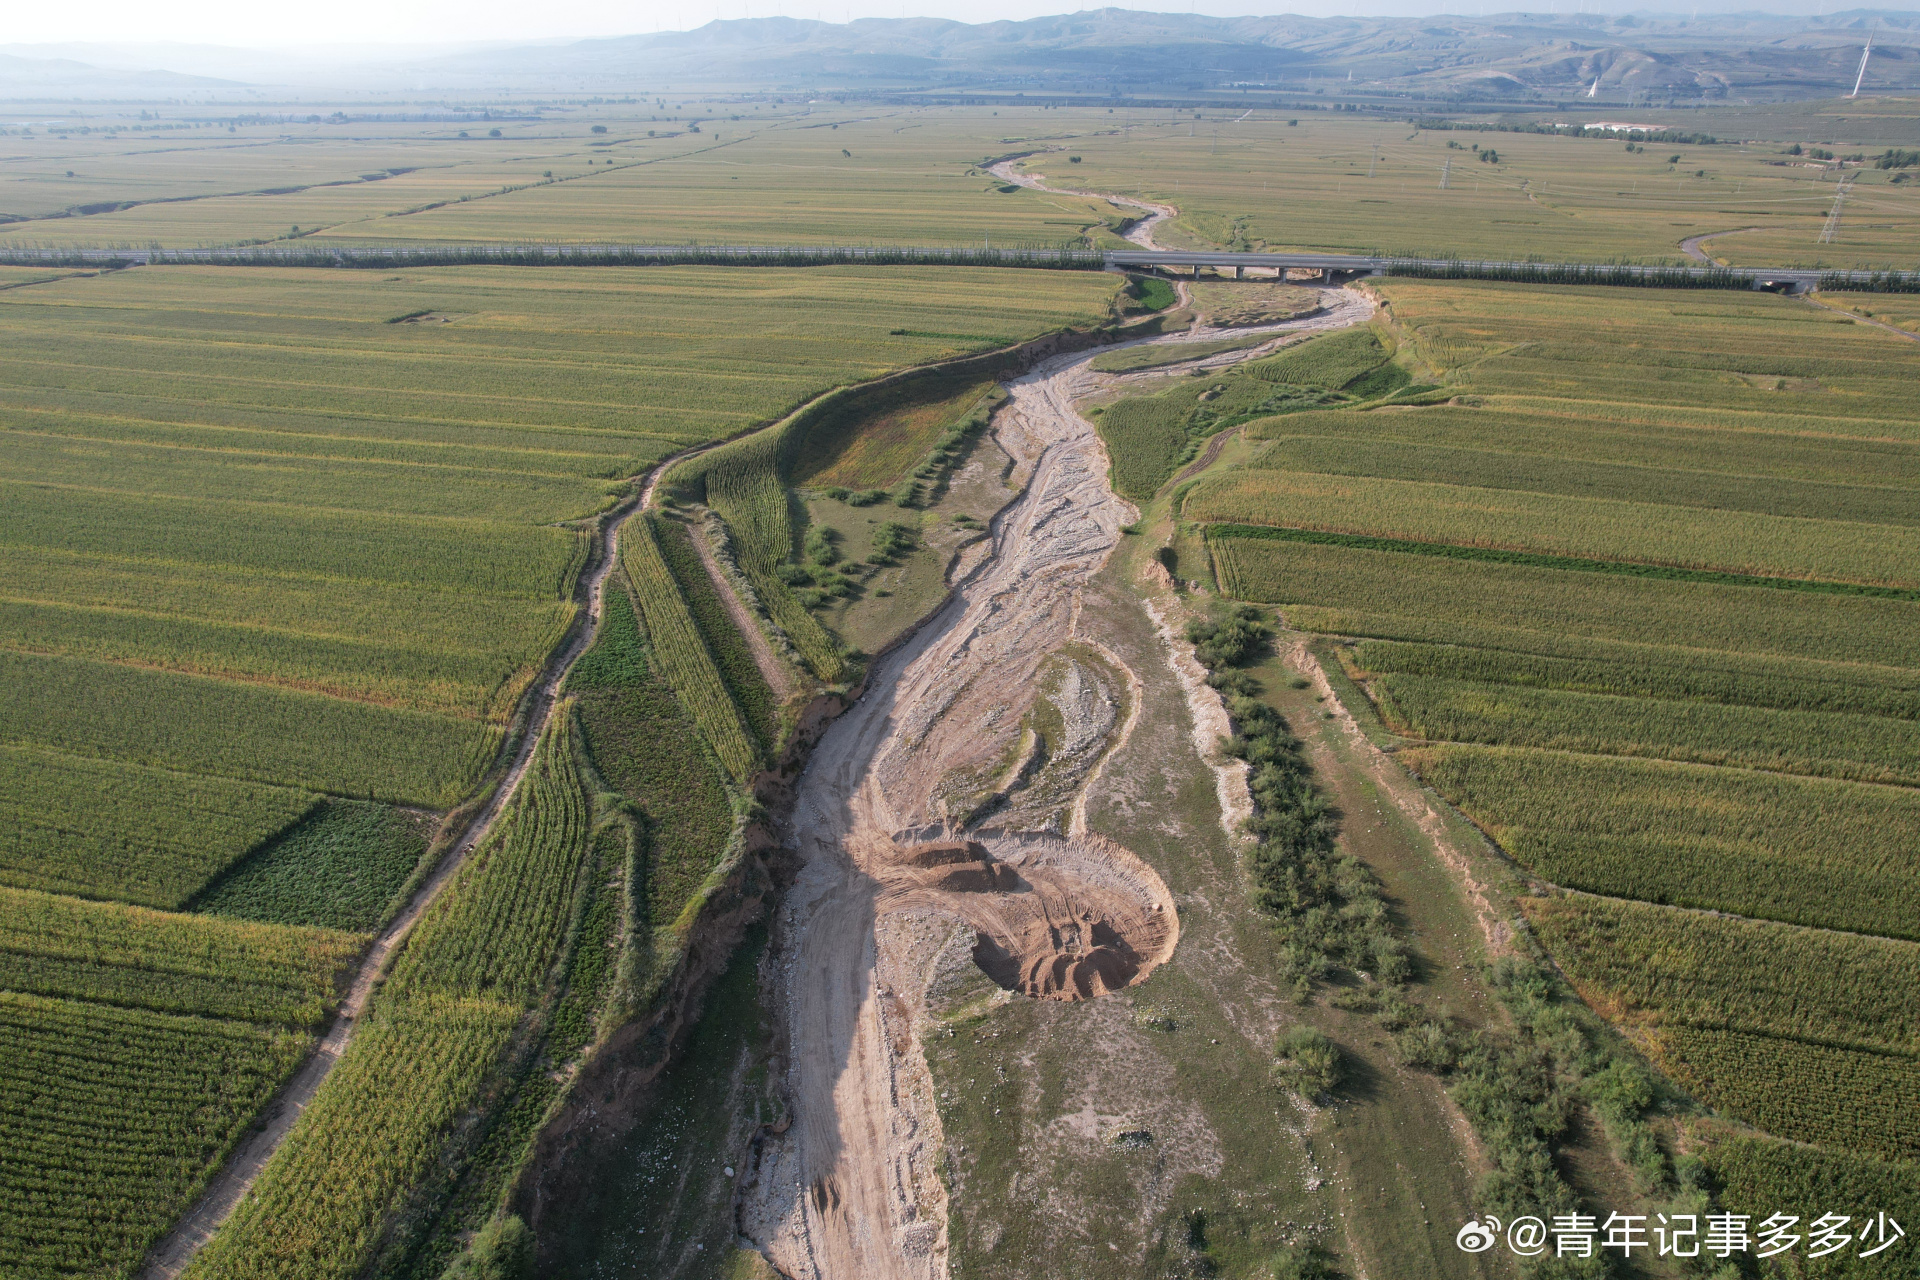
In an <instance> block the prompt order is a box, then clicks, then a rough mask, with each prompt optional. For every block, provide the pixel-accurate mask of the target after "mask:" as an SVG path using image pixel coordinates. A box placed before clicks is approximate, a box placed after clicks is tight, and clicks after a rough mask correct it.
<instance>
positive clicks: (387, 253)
mask: <svg viewBox="0 0 1920 1280" xmlns="http://www.w3.org/2000/svg"><path fill="white" fill-rule="evenodd" d="M860 262H871V263H876V264H882V265H888V264H899V265H920V264H925V265H951V266H1007V267H1015V266H1030V267H1052V268H1065V269H1069V270H1079V271H1101V270H1106V271H1154V272H1164V273H1167V274H1173V275H1198V274H1199V273H1200V272H1201V271H1208V270H1211V271H1213V272H1216V273H1219V274H1226V275H1231V276H1233V277H1236V278H1238V277H1242V276H1244V274H1245V273H1246V272H1248V271H1256V272H1260V273H1265V272H1268V271H1277V272H1280V273H1285V272H1289V271H1291V272H1310V273H1313V274H1314V275H1317V276H1318V277H1319V278H1321V279H1325V280H1329V281H1334V280H1343V279H1353V278H1355V277H1358V276H1379V275H1423V276H1457V277H1460V278H1465V279H1508V280H1520V281H1527V282H1535V283H1543V284H1552V283H1591V284H1652V285H1662V284H1683V283H1690V282H1698V283H1700V284H1707V285H1709V286H1710V287H1711V286H1713V285H1722V286H1724V287H1727V288H1753V289H1772V290H1775V291H1778V292H1783V293H1803V292H1805V291H1807V290H1809V289H1812V288H1815V287H1816V286H1818V285H1819V284H1820V282H1821V281H1823V280H1825V281H1829V282H1832V283H1840V284H1845V283H1850V282H1851V283H1859V284H1865V283H1867V282H1868V281H1869V280H1871V279H1873V278H1874V273H1871V272H1866V271H1843V272H1835V271H1821V270H1815V269H1809V268H1803V267H1777V268H1776V267H1736V268H1731V269H1729V268H1726V267H1713V266H1701V265H1688V266H1664V267H1661V266H1638V265H1631V264H1621V263H1578V262H1569V263H1543V262H1501V261H1469V260H1463V259H1457V258H1408V257H1373V256H1368V255H1364V254H1343V253H1236V252H1232V251H1228V250H1218V249H1195V250H1182V249H1158V250H1155V249H1113V250H1104V251H1102V250H1093V249H1058V248H1039V247H1013V248H990V247H981V248H956V247H953V246H883V245H686V244H677V245H675V244H651V245H649V244H567V245H556V244H499V243H494V244H480V243H476V244H425V245H346V244H331V243H327V242H324V241H318V240H292V241H279V242H276V243H273V244H268V245H258V246H236V247H232V248H214V249H159V248H145V249H136V248H131V247H128V248H112V249H6V250H0V263H5V264H10V265H20V266H27V265H43V266H81V267H84V266H98V267H115V266H136V265H146V264H166V263H180V264H194V263H207V264H215V265H224V266H278V267H299V266H311V267H369V268H379V267H408V266H412V267H423V266H454V265H466V264H472V265H484V264H489V263H502V264H507V263H516V264H528V265H541V264H551V265H555V266H560V265H573V266H640V265H658V264H672V263H687V264H712V265H740V266H812V265H825V264H828V263H860Z"/></svg>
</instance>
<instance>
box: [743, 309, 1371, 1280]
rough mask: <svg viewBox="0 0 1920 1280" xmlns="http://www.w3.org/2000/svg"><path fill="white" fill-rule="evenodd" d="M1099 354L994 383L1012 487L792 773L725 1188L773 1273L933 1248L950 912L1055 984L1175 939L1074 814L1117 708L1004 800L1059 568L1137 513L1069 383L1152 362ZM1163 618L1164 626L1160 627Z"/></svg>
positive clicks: (1096, 566) (1123, 723)
mask: <svg viewBox="0 0 1920 1280" xmlns="http://www.w3.org/2000/svg"><path fill="white" fill-rule="evenodd" d="M1373 306H1374V304H1373V302H1372V299H1371V298H1369V297H1368V296H1366V295H1365V294H1363V293H1361V292H1359V291H1357V290H1329V291H1328V293H1327V305H1325V306H1324V307H1323V308H1322V309H1321V310H1320V311H1319V312H1317V313H1315V314H1313V315H1311V316H1309V317H1306V318H1304V319H1300V320H1295V321H1291V322H1288V323H1284V324H1277V325H1270V326H1264V327H1263V328H1264V329H1265V330H1266V331H1267V332H1270V333H1271V334H1272V335H1273V343H1269V344H1261V345H1259V346H1256V347H1251V348H1247V349H1244V350H1241V351H1237V352H1231V353H1226V354H1223V355H1216V356H1211V357H1205V358H1204V359H1201V360H1195V361H1193V362H1191V363H1190V364H1186V365H1179V366H1175V368H1174V372H1177V373H1184V372H1186V371H1187V369H1188V368H1193V367H1205V368H1218V367H1222V366H1224V365H1226V364H1230V363H1233V362H1234V361H1238V360H1245V359H1249V358H1253V357H1257V356H1259V355H1262V354H1266V353H1267V352H1268V351H1270V350H1271V349H1272V346H1273V345H1274V344H1277V343H1279V342H1282V341H1285V340H1286V339H1287V338H1289V337H1290V336H1292V335H1296V334H1301V333H1307V332H1315V331H1322V330H1326V329H1332V328H1338V327H1342V326H1345V325H1349V324H1354V323H1359V322H1361V321H1364V320H1365V319H1366V318H1367V317H1369V316H1370V315H1371V314H1372V312H1373ZM1235 332H1237V333H1250V332H1257V331H1254V330H1245V329H1242V330H1236V331H1235ZM1213 336H1217V335H1215V334H1213V333H1209V332H1206V331H1197V332H1195V333H1190V334H1183V335H1176V336H1167V337H1159V338H1150V339H1145V340H1142V341H1143V342H1151V343H1155V344H1174V343H1180V342H1195V341H1199V340H1201V339H1202V338H1203V337H1213ZM1127 345H1140V344H1139V343H1133V344H1127ZM1112 350H1114V348H1112V347H1108V348H1105V351H1107V352H1111V351H1112ZM1098 354H1101V353H1100V352H1081V353H1074V354H1070V355H1064V356H1057V357H1054V358H1052V359H1050V360H1047V361H1044V362H1042V363H1041V364H1039V365H1037V366H1036V367H1035V368H1034V369H1033V370H1032V371H1031V372H1029V373H1028V374H1026V375H1025V376H1023V377H1020V378H1017V379H1015V380H1013V381H1011V382H1009V383H1008V384H1007V390H1008V391H1009V393H1010V399H1009V400H1008V402H1007V403H1006V404H1005V405H1004V406H1002V408H1001V409H1000V410H999V411H998V413H996V415H995V419H994V436H995V439H996V441H997V442H998V443H999V445H1000V447H1001V448H1002V449H1003V450H1004V451H1005V452H1006V453H1007V454H1008V455H1009V456H1010V457H1011V458H1012V459H1013V461H1014V473H1013V481H1014V482H1015V483H1016V484H1020V485H1022V491H1021V493H1020V496H1019V497H1017V498H1016V499H1015V500H1014V501H1013V502H1012V503H1011V504H1010V505H1009V506H1008V507H1007V508H1006V509H1005V510H1004V511H1002V512H1001V514H1000V515H999V516H998V517H996V519H995V520H994V522H993V524H992V527H991V529H990V539H989V542H988V544H987V547H988V550H987V552H986V554H985V555H984V557H982V558H980V559H978V560H975V561H973V562H972V563H971V567H970V568H969V569H967V570H966V571H965V573H964V576H963V577H962V579H961V580H960V581H959V583H958V584H957V585H956V588H955V590H954V592H953V594H952V596H951V597H950V598H949V600H948V603H947V604H946V605H945V606H944V607H943V608H942V609H941V610H940V611H939V612H938V613H937V614H936V615H935V616H934V617H933V618H931V619H930V620H929V621H928V623H927V624H926V625H925V626H923V627H922V628H921V629H920V630H919V631H918V632H917V633H916V634H915V635H914V637H913V638H912V639H911V640H910V641H909V642H908V643H906V644H905V645H903V646H902V647H901V648H899V649H897V650H895V651H894V652H893V653H891V654H890V655H888V656H887V657H886V658H884V659H883V660H881V661H880V662H879V663H878V664H877V669H876V670H875V671H874V672H873V673H872V678H871V679H870V681H869V683H868V688H869V692H868V693H867V694H866V695H865V696H864V697H863V698H862V699H861V700H860V701H859V702H858V703H856V704H855V705H854V706H853V707H852V708H851V709H849V710H848V711H847V712H846V713H845V714H844V715H843V716H842V717H841V718H840V719H839V720H838V721H836V722H835V723H834V724H833V725H832V726H831V727H830V728H829V729H828V730H827V732H826V734H825V735H824V736H823V738H822V739H821V741H820V744H819V745H818V746H817V747H816V748H815V750H814V753H813V756H812V759H811V761H810V763H809V765H808V767H807V769H806V772H805V773H804V774H803V776H802V778H801V781H800V784H799V789H798V795H797V803H796V807H795V812H794V817H793V822H792V827H791V830H790V834H789V844H790V846H791V848H792V849H793V850H794V851H795V852H796V853H797V855H798V857H799V860H800V864H801V869H800V871H799V873H798V878H797V880H796V882H795V884H794V885H793V887H792V889H791V890H790V891H789V892H788V894H787V896H786V899H785V901H784V903H783V904H782V907H781V909H780V913H779V917H778V919H777V921H776V929H775V941H776V951H775V957H774V962H775V974H776V979H775V982H776V988H775V992H774V1000H775V1005H776V1012H777V1016H778V1018H779V1020H780V1022H781V1026H782V1033H783V1036H782V1038H783V1040H784V1041H785V1045H786V1062H785V1080H784V1085H785V1092H786V1096H787V1097H788V1099H789V1101H790V1103H791V1106H792V1112H793V1115H792V1123H791V1125H790V1126H789V1127H787V1128H786V1129H785V1131H784V1132H782V1133H779V1134H777V1135H769V1136H767V1137H766V1138H765V1139H763V1141H762V1142H761V1143H760V1144H759V1145H758V1146H757V1148H756V1154H755V1157H754V1162H753V1164H752V1166H751V1167H750V1168H749V1169H747V1170H745V1171H743V1186H742V1190H741V1212H740V1221H741V1225H742V1227H743V1229H744V1230H745V1231H746V1233H747V1234H748V1236H749V1238H751V1239H752V1240H753V1241H754V1242H755V1244H756V1245H757V1246H758V1247H759V1248H760V1249H761V1250H762V1251H763V1252H764V1253H765V1254H766V1256H767V1257H768V1258H769V1259H770V1260H771V1261H772V1262H773V1263H774V1265H775V1266H777V1267H778V1268H779V1269H780V1270H781V1271H782V1272H783V1273H784V1274H786V1275H788V1276H790V1277H793V1278H794V1280H841V1278H842V1277H852V1276H859V1277H862V1280H934V1278H936V1277H944V1276H945V1275H946V1274H947V1254H948V1241H947V1204H946V1192H945V1188H944V1185H943V1183H942V1181H941V1179H940V1177H939V1174H938V1168H937V1161H938V1160H939V1158H940V1153H941V1150H942V1136H941V1132H940V1121H939V1115H938V1112H937V1110H936V1107H935V1104H934V1097H933V1087H932V1081H931V1077H930V1076H929V1073H928V1070H927V1066H926V1060H925V1056H924V1054H923V1053H922V1050H921V1046H920V1043H919V1040H918V1022H919V1016H918V1015H919V1013H920V1010H921V1008H922V1005H923V1002H924V1000H925V998H926V994H927V988H928V983H929V980H930V978H931V976H932V971H933V967H934V962H935V960H936V957H937V955H938V954H939V953H940V952H941V951H942V950H943V949H946V950H949V951H950V949H951V947H952V946H953V939H954V934H955V931H956V930H958V931H960V932H961V934H962V936H963V937H964V935H965V932H966V931H971V933H972V936H973V937H975V938H976V939H978V940H979V941H978V943H977V945H976V946H975V947H974V955H975V958H976V959H977V960H978V961H979V962H980V965H981V968H983V969H985V970H987V971H988V972H989V974H990V976H993V977H994V978H995V979H996V981H999V982H1000V983H1001V985H1002V986H1003V987H1008V988H1009V989H1012V990H1015V991H1019V992H1022V993H1023V994H1026V995H1028V996H1033V997H1038V998H1052V999H1088V998H1097V997H1098V996H1100V995H1102V994H1105V993H1106V992H1108V991H1111V990H1117V989H1120V988H1124V987H1125V986H1128V985H1130V984H1131V983H1133V982H1137V981H1139V980H1140V979H1141V978H1143V977H1144V976H1146V974H1147V973H1149V972H1150V971H1151V970H1152V968H1153V967H1154V966H1156V965H1158V964H1160V963H1161V962H1163V961H1164V960H1165V959H1166V958H1167V957H1168V956H1169V955H1171V953H1172V951H1173V948H1174V946H1175V944H1176V943H1177V941H1178V936H1179V924H1178V919H1177V915H1176V912H1175V910H1174V906H1173V903H1172V900H1171V896H1170V894H1169V893H1168V891H1167V888H1166V886H1165V884H1164V883H1163V882H1162V881H1161V879H1160V877H1159V876H1158V875H1157V874H1156V873H1155V872H1154V871H1153V869H1152V868H1151V867H1149V866H1147V865H1146V864H1145V863H1144V862H1142V861H1141V860H1140V859H1138V858H1137V857H1135V856H1134V855H1133V854H1131V853H1130V852H1129V851H1127V850H1126V849H1125V848H1123V847H1122V846H1120V845H1119V844H1117V843H1115V842H1114V841H1112V840H1109V839H1106V838H1104V837H1101V836H1098V835H1096V834H1093V833H1090V832H1088V831H1087V830H1086V829H1085V827H1084V819H1083V818H1082V816H1081V815H1082V814H1083V813H1084V804H1083V803H1082V801H1083V799H1084V794H1085V789H1086V787H1087V786H1088V785H1090V784H1091V783H1092V781H1093V780H1094V779H1095V778H1096V777H1097V775H1098V772H1099V767H1100V763H1101V762H1102V761H1104V759H1105V756H1106V755H1109V754H1111V751H1112V749H1113V748H1114V747H1116V746H1118V745H1119V743H1120V742H1121V741H1123V740H1124V735H1125V733H1126V732H1127V730H1128V726H1129V725H1130V723H1131V718H1130V717H1123V716H1121V715H1119V714H1117V712H1116V713H1115V714H1112V715H1109V716H1107V717H1106V718H1105V719H1104V720H1103V719H1100V717H1099V716H1098V715H1096V716H1095V717H1094V723H1095V727H1096V728H1097V729H1098V730H1099V731H1100V732H1103V733H1105V734H1106V738H1107V740H1106V743H1105V745H1104V749H1101V750H1093V751H1081V752H1079V753H1078V754H1077V755H1073V754H1072V753H1069V754H1068V756H1067V757H1064V759H1066V760H1067V764H1065V765H1063V766H1062V767H1071V768H1078V770H1079V772H1078V773H1077V774H1073V775H1071V776H1068V777H1066V778H1065V779H1063V780H1060V781H1063V782H1064V784H1065V791H1064V792H1062V791H1061V790H1060V789H1059V788H1056V789H1055V790H1054V791H1053V792H1052V793H1051V795H1052V797H1053V798H1054V799H1055V800H1058V799H1059V797H1060V796H1061V795H1062V794H1067V795H1071V796H1072V799H1070V800H1069V801H1067V802H1066V803H1064V804H1055V805H1053V806H1052V807H1051V809H1050V812H1049V813H1046V814H1042V813H1039V812H1038V811H1033V812H1028V811H1025V810H1023V809H1022V805H1021V795H1022V794H1023V791H1022V788H1023V787H1025V788H1031V789H1039V788H1038V784H1037V783H1036V782H1033V781H1032V780H1023V778H1024V775H1023V774H1022V771H1021V767H1020V766H1019V763H1018V762H1019V761H1020V760H1022V759H1023V758H1025V753H1027V752H1028V751H1029V746H1028V743H1029V741H1030V740H1029V739H1028V738H1027V737H1025V734H1026V733H1027V730H1026V728H1025V725H1026V724H1027V713H1028V712H1029V711H1031V710H1033V709H1034V707H1035V706H1036V704H1037V702H1038V701H1039V700H1040V699H1041V698H1043V697H1051V696H1053V695H1052V694H1050V693H1048V692H1047V689H1048V683H1047V681H1048V676H1047V672H1048V671H1049V670H1052V669H1053V668H1048V667H1047V666H1046V664H1047V663H1048V662H1049V659H1050V658H1053V657H1054V656H1055V655H1059V654H1061V653H1062V651H1063V650H1065V649H1069V648H1076V649H1077V650H1084V649H1086V648H1087V647H1088V646H1087V642H1086V640H1085V639H1084V638H1083V637H1081V636H1080V635H1079V628H1078V621H1079V612H1080V599H1081V593H1082V590H1083V589H1084V587H1085V586H1086V585H1087V583H1088V582H1089V581H1090V580H1091V579H1092V578H1093V576H1094V575H1095V574H1096V573H1098V572H1099V570H1100V569H1101V567H1102V566H1103V565H1104V564H1105V563H1106V561H1107V558H1108V556H1109V555H1110V554H1111V553H1112V551H1113V549H1114V547H1115V545H1116V544H1117V543H1118V541H1119V539H1120V536H1121V533H1120V531H1121V528H1122V526H1124V525H1126V524H1128V523H1129V522H1131V521H1132V520H1134V519H1135V518H1136V515H1137V513H1136V511H1135V510H1134V508H1133V507H1132V506H1131V505H1130V504H1128V503H1127V502H1125V501H1123V500H1122V499H1121V498H1119V497H1118V496H1117V495H1115V494H1114V492H1113V491H1112V489H1111V488H1110V487H1109V484H1108V479H1107V467H1108V459H1107V456H1106V451H1105V449H1104V447H1103V445H1102V443H1101V441H1100V439H1099V437H1098V435H1097V434H1096V433H1095V432H1094V429H1093V427H1092V426H1091V424H1089V423H1088V422H1087V421H1086V420H1085V419H1084V418H1082V417H1081V416H1080V415H1079V414H1078V413H1077V412H1076V411H1075V409H1074V401H1075V400H1076V399H1079V398H1081V397H1084V396H1086V395H1089V394H1092V393H1095V392H1097V391H1099V390H1102V389H1104V388H1106V387H1109V386H1111V385H1113V383H1115V382H1116V381H1126V382H1133V381H1142V380H1147V379H1150V378H1152V377H1156V376H1165V374H1164V372H1162V373H1158V374H1154V375H1137V374H1136V375H1126V376H1123V377H1118V378H1116V377H1115V376H1113V375H1104V374H1100V373H1097V372H1095V371H1094V370H1092V369H1091V368H1090V365H1091V363H1092V361H1093V359H1094V358H1095V357H1096V355H1098ZM1163 635H1165V637H1166V639H1167V643H1168V645H1169V648H1170V649H1171V647H1172V646H1173V645H1175V644H1176V643H1177V640H1176V639H1175V637H1174V635H1173V633H1172V632H1171V631H1168V630H1163ZM1174 656H1175V655H1174V654H1172V653H1171V652H1170V653H1169V658H1170V659H1171V658H1173V657H1174ZM1179 656H1181V657H1184V656H1186V655H1179ZM1089 661H1090V663H1091V664H1092V665H1096V666H1097V665H1100V664H1101V662H1102V661H1104V662H1105V663H1106V664H1108V665H1109V666H1111V665H1112V664H1114V663H1116V662H1117V660H1115V659H1113V658H1112V657H1111V655H1107V657H1106V658H1105V659H1104V660H1101V659H1097V658H1095V659H1090V660H1089ZM1189 665H1190V663H1189ZM1056 666H1057V663H1056ZM1173 667H1174V670H1175V671H1177V670H1178V669H1179V667H1178V664H1177V663H1175V664H1173ZM1142 674H1147V675H1150V676H1152V678H1156V679H1164V678H1171V677H1172V674H1173V672H1167V673H1136V672H1131V671H1124V672H1120V673H1117V674H1116V677H1115V678H1114V679H1113V680H1112V681H1111V683H1112V685H1113V686H1114V692H1113V693H1112V694H1111V695H1110V696H1109V698H1108V702H1109V705H1111V704H1113V703H1114V702H1115V701H1116V699H1117V700H1118V701H1124V694H1123V693H1122V692H1121V690H1123V689H1124V687H1125V686H1127V685H1129V684H1131V685H1132V686H1133V687H1135V688H1137V687H1138V680H1139V678H1140V676H1141V675H1142ZM1206 692H1208V693H1210V692H1211V691H1206ZM1216 701H1217V699H1216ZM1094 705H1095V709H1096V712H1097V710H1098V704H1097V701H1096V703H1095V704H1094ZM1074 761H1078V764H1077V765H1076V764H1073V762H1074ZM1047 767H1048V768H1053V767H1054V766H1053V765H1052V764H1049V765H1048V766H1047ZM1045 776H1046V775H1045V772H1044V770H1043V771H1042V779H1043V780H1044V778H1045ZM981 778H985V779H989V780H992V779H995V778H1004V779H1008V780H1007V781H1003V782H1001V783H999V784H998V785H999V786H1000V793H999V796H998V800H999V803H998V805H997V806H993V805H990V806H988V807H987V810H986V811H987V812H988V814H989V816H987V817H986V818H985V819H984V820H976V819H974V818H973V817H972V816H971V815H973V814H977V813H979V812H981V809H980V808H979V807H978V806H977V805H975V804H973V803H972V798H971V797H968V796H962V795H960V794H959V790H964V788H962V789H958V790H957V789H956V787H955V785H954V780H955V779H981ZM987 785H989V786H992V785H994V784H993V783H992V782H991V781H989V783H988V784H987ZM1240 789H1241V790H1242V791H1244V784H1241V787H1240ZM1222 794H1223V798H1225V796H1226V790H1225V788H1224V785H1223V792H1222ZM1062 815H1065V816H1064V817H1063V816H1062ZM1023 819H1029V820H1032V825H1024V824H1023ZM943 939H944V942H943Z"/></svg>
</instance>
